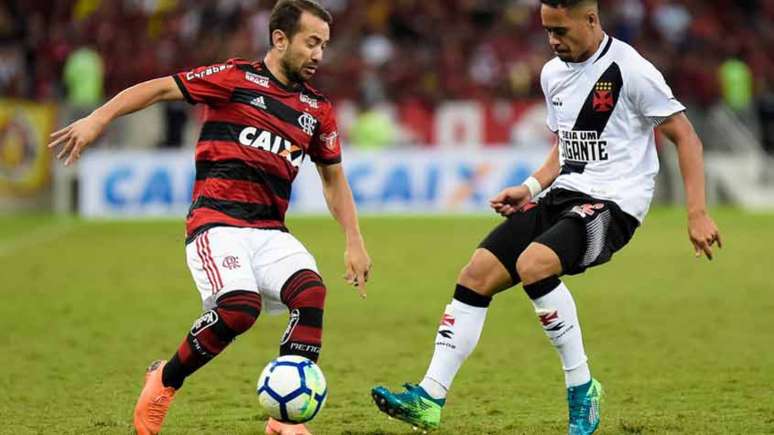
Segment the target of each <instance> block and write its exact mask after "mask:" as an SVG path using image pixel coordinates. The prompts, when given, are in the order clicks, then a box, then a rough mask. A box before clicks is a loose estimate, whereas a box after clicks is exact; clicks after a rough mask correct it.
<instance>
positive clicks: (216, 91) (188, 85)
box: [172, 60, 237, 105]
mask: <svg viewBox="0 0 774 435" xmlns="http://www.w3.org/2000/svg"><path fill="white" fill-rule="evenodd" d="M236 69H237V68H236V67H235V64H234V61H233V60H229V61H227V62H226V63H221V64H215V65H208V66H200V67H198V68H194V69H192V70H191V71H186V72H181V73H177V74H174V75H173V76H172V78H174V79H175V83H177V86H178V87H179V88H180V92H182V93H183V96H184V97H185V99H186V101H188V102H189V103H191V104H199V103H201V104H208V105H215V104H219V103H225V102H227V101H229V100H230V99H231V94H232V93H233V91H234V84H233V83H234V80H233V74H234V73H235V71H236Z"/></svg>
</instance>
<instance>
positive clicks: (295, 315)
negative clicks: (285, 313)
mask: <svg viewBox="0 0 774 435" xmlns="http://www.w3.org/2000/svg"><path fill="white" fill-rule="evenodd" d="M300 317H301V312H300V311H298V308H293V309H292V310H291V311H290V319H289V320H288V327H287V328H285V333H284V334H282V339H281V340H280V346H282V345H283V344H285V343H287V342H288V340H290V336H291V335H293V331H294V330H295V329H296V325H298V319H299V318H300ZM294 344H295V343H294ZM291 348H292V346H291Z"/></svg>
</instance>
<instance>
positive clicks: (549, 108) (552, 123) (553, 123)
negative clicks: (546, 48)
mask: <svg viewBox="0 0 774 435" xmlns="http://www.w3.org/2000/svg"><path fill="white" fill-rule="evenodd" d="M540 87H541V88H543V95H545V97H546V125H547V126H548V129H549V130H551V131H552V132H554V133H556V132H557V131H558V130H559V123H558V122H557V119H556V111H555V110H554V104H553V102H552V101H551V95H550V93H549V91H548V84H547V80H546V70H545V68H543V71H542V72H541V73H540Z"/></svg>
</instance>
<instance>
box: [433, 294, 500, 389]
mask: <svg viewBox="0 0 774 435" xmlns="http://www.w3.org/2000/svg"><path fill="white" fill-rule="evenodd" d="M487 309H488V308H487V307H474V306H472V305H468V304H465V303H463V302H460V301H458V300H457V299H453V300H452V302H451V304H449V305H447V306H446V311H445V312H444V315H443V318H442V319H441V324H440V326H438V333H437V334H436V342H435V353H433V359H432V360H431V361H430V367H428V369H427V374H425V378H424V379H423V380H422V382H420V383H419V386H421V387H422V388H424V390H425V391H427V393H428V394H429V395H430V396H431V397H433V398H434V399H444V398H446V393H447V392H448V391H449V388H450V387H451V384H452V381H454V376H455V375H456V374H457V371H459V369H460V367H461V366H462V363H463V362H464V361H465V358H467V357H468V355H470V353H471V352H473V349H475V347H476V344H478V339H479V337H481V330H482V329H483V328H484V320H486V312H487Z"/></svg>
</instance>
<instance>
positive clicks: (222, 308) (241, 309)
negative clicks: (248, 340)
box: [215, 291, 261, 336]
mask: <svg viewBox="0 0 774 435" xmlns="http://www.w3.org/2000/svg"><path fill="white" fill-rule="evenodd" d="M215 311H216V312H217V313H218V315H219V316H220V318H221V321H222V322H223V323H224V324H225V326H227V327H228V329H229V330H230V331H232V332H233V334H234V335H235V336H236V335H239V334H242V333H244V332H246V331H247V330H248V329H250V328H251V327H252V326H253V323H255V320H256V319H257V318H258V315H259V314H260V313H261V296H260V295H259V294H258V293H255V292H249V291H240V292H230V293H227V294H225V295H223V296H222V297H221V298H220V299H218V306H217V308H216V309H215Z"/></svg>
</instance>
